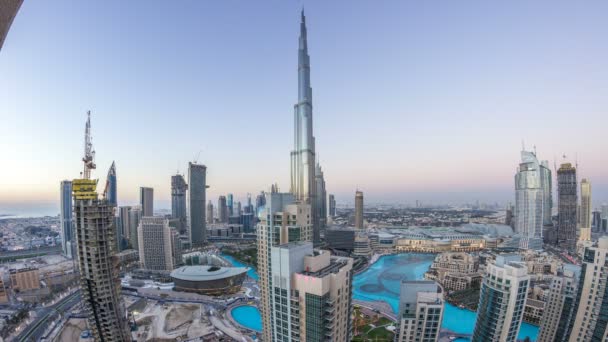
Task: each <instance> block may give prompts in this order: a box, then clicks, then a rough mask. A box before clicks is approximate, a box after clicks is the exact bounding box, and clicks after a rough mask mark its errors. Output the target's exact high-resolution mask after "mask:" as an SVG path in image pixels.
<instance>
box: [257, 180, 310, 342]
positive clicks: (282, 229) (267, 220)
mask: <svg viewBox="0 0 608 342" xmlns="http://www.w3.org/2000/svg"><path fill="white" fill-rule="evenodd" d="M273 190H274V188H273ZM263 208H264V209H263V210H262V211H261V212H260V213H258V218H259V220H260V222H259V223H258V225H257V250H258V274H259V287H260V293H261V295H260V312H261V315H262V323H263V326H264V330H263V340H264V341H276V338H273V325H272V322H273V320H272V304H271V300H272V298H271V297H273V296H274V293H273V292H272V291H273V290H272V289H273V284H274V280H273V276H272V267H273V265H272V259H271V258H270V255H271V249H272V247H274V246H278V245H281V244H286V243H289V242H297V241H308V242H312V222H311V216H312V215H311V214H312V213H311V208H310V205H309V204H304V203H301V202H296V201H295V199H294V196H293V194H291V193H279V192H270V193H266V205H265V206H264V207H263Z"/></svg>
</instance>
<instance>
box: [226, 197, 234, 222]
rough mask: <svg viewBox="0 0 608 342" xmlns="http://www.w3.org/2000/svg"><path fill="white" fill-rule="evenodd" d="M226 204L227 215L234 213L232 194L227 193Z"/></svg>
mask: <svg viewBox="0 0 608 342" xmlns="http://www.w3.org/2000/svg"><path fill="white" fill-rule="evenodd" d="M226 206H227V207H228V217H231V216H232V215H234V196H233V195H232V194H228V196H227V197H226Z"/></svg>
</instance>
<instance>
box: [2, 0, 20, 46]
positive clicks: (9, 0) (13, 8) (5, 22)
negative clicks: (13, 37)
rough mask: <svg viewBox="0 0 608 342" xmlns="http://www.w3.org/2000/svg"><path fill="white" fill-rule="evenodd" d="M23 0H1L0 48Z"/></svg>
mask: <svg viewBox="0 0 608 342" xmlns="http://www.w3.org/2000/svg"><path fill="white" fill-rule="evenodd" d="M22 3H23V0H2V3H0V50H1V49H2V45H4V39H6V35H7V34H8V30H9V29H10V28H11V25H12V24H13V20H14V19H15V16H16V15H17V12H19V8H21V4H22Z"/></svg>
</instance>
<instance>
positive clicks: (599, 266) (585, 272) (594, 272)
mask: <svg viewBox="0 0 608 342" xmlns="http://www.w3.org/2000/svg"><path fill="white" fill-rule="evenodd" d="M606 260H608V236H602V237H600V238H599V241H598V245H597V247H587V248H586V249H585V252H584V256H583V263H582V265H581V276H580V278H579V279H580V281H579V289H578V291H577V293H576V300H575V305H576V307H575V310H576V314H575V315H574V317H575V319H574V323H573V324H572V329H571V331H569V332H568V335H569V336H570V338H569V341H570V342H578V341H606V339H607V338H608V329H607V327H608V314H607V313H608V293H607V292H608V291H606V283H607V282H608V270H606V267H605V266H606Z"/></svg>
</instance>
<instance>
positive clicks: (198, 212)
mask: <svg viewBox="0 0 608 342" xmlns="http://www.w3.org/2000/svg"><path fill="white" fill-rule="evenodd" d="M188 186H189V189H188V206H189V207H188V213H189V222H188V223H189V228H190V243H191V244H192V246H201V245H203V244H205V243H207V222H206V220H205V205H206V203H207V200H206V193H207V167H206V166H205V165H200V164H196V163H188Z"/></svg>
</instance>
